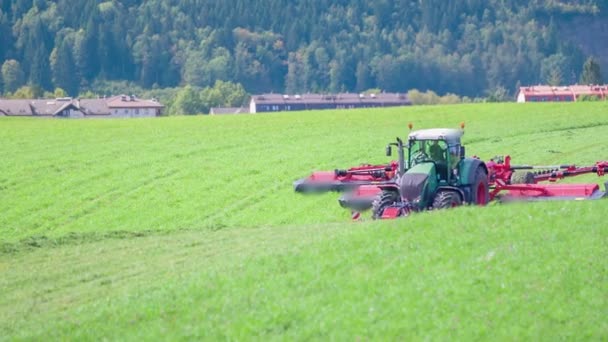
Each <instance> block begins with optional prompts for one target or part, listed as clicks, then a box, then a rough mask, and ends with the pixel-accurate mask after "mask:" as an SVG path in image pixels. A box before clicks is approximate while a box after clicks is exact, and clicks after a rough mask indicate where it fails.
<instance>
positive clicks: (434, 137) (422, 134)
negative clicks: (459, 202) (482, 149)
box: [407, 128, 464, 184]
mask: <svg viewBox="0 0 608 342" xmlns="http://www.w3.org/2000/svg"><path fill="white" fill-rule="evenodd" d="M462 135H463V131H462V130H458V129H452V128H434V129H425V130H419V131H414V132H411V133H410V134H409V136H408V144H407V149H408V160H407V164H408V165H409V166H410V168H411V167H415V166H416V165H419V164H423V163H433V164H434V165H435V169H436V176H437V180H438V181H439V182H440V183H444V184H453V183H455V182H456V175H457V170H458V164H459V163H460V161H461V160H462V159H464V147H462V145H461V144H460V138H461V137H462Z"/></svg>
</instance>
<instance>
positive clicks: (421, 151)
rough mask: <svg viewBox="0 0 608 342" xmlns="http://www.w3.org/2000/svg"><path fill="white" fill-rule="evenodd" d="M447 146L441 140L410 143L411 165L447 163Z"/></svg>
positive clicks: (413, 141)
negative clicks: (424, 162) (425, 162)
mask: <svg viewBox="0 0 608 342" xmlns="http://www.w3.org/2000/svg"><path fill="white" fill-rule="evenodd" d="M447 149H448V146H447V144H446V142H445V141H442V140H412V141H410V158H411V164H412V165H415V164H418V163H421V162H423V161H434V162H436V163H442V162H443V163H445V162H446V161H447Z"/></svg>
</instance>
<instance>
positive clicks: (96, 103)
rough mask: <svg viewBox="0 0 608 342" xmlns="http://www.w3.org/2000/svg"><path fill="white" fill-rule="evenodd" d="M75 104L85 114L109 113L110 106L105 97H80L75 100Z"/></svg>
mask: <svg viewBox="0 0 608 342" xmlns="http://www.w3.org/2000/svg"><path fill="white" fill-rule="evenodd" d="M76 106H77V107H78V108H80V110H81V111H82V112H83V113H84V114H85V115H110V114H111V112H110V107H108V102H107V100H106V99H82V100H76Z"/></svg>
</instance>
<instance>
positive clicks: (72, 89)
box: [50, 40, 80, 96]
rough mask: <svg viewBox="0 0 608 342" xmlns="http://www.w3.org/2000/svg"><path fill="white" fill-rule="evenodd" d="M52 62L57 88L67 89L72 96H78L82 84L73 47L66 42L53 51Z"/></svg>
mask: <svg viewBox="0 0 608 342" xmlns="http://www.w3.org/2000/svg"><path fill="white" fill-rule="evenodd" d="M50 60H51V71H52V74H53V83H54V84H55V86H56V87H59V88H62V89H65V90H66V91H67V92H68V94H70V95H71V96H76V95H77V94H78V87H79V84H80V82H79V78H78V75H77V74H76V68H75V64H74V56H73V55H72V47H71V46H70V45H69V44H68V42H67V41H66V40H64V41H63V42H61V44H60V45H59V47H57V48H55V49H53V52H51V57H50Z"/></svg>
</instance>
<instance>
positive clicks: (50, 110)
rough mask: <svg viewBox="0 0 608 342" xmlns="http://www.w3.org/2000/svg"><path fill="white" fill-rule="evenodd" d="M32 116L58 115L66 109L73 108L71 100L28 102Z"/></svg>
mask: <svg viewBox="0 0 608 342" xmlns="http://www.w3.org/2000/svg"><path fill="white" fill-rule="evenodd" d="M30 101H31V106H32V108H33V111H34V115H47V116H52V115H56V114H57V113H60V112H61V111H63V110H64V109H66V108H68V107H70V106H71V107H74V108H76V107H75V106H74V104H73V103H72V99H70V98H65V99H49V100H30Z"/></svg>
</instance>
